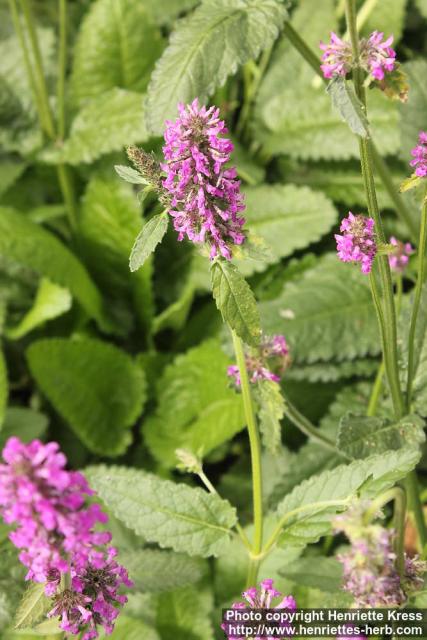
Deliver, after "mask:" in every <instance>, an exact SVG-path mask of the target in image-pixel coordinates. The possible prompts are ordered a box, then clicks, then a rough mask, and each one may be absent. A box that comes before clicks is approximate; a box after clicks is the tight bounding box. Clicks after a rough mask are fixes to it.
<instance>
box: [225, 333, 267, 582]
mask: <svg viewBox="0 0 427 640" xmlns="http://www.w3.org/2000/svg"><path fill="white" fill-rule="evenodd" d="M231 335H232V337H233V345H234V351H235V354H236V361H237V366H238V367H239V374H240V381H241V390H242V398H243V407H244V411H245V418H246V424H247V427H248V434H249V443H250V448H251V461H252V491H253V510H254V543H253V552H254V555H258V554H259V553H260V552H261V549H262V534H263V513H262V475H261V441H260V437H259V432H258V427H257V424H256V419H255V412H254V406H253V402H252V395H251V389H250V383H249V377H248V372H247V370H246V362H245V354H244V351H243V343H242V341H241V339H240V338H239V337H238V335H237V334H236V333H234V331H231ZM249 570H250V571H251V570H252V571H253V572H255V578H256V571H255V567H253V568H252V569H251V567H250V568H249ZM248 578H249V576H248Z"/></svg>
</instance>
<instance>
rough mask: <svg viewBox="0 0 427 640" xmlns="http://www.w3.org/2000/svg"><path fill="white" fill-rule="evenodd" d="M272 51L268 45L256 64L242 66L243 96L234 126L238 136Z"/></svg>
mask: <svg viewBox="0 0 427 640" xmlns="http://www.w3.org/2000/svg"><path fill="white" fill-rule="evenodd" d="M272 51H273V47H268V49H265V50H264V51H263V52H262V54H261V57H260V60H259V63H258V65H256V66H254V65H253V63H252V64H251V65H249V66H247V65H245V67H244V83H245V98H244V103H243V107H242V110H241V112H240V115H239V121H238V123H237V126H236V133H237V135H239V136H240V135H242V134H243V133H244V131H245V129H246V125H247V122H248V119H249V115H250V113H251V109H252V105H253V102H254V100H255V97H256V95H257V93H258V89H259V85H260V84H261V80H262V79H263V77H264V74H265V72H266V70H267V67H268V64H269V62H270V58H271V54H272Z"/></svg>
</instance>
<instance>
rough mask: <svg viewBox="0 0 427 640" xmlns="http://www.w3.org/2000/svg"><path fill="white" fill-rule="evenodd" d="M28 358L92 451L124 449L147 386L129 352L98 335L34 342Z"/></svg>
mask: <svg viewBox="0 0 427 640" xmlns="http://www.w3.org/2000/svg"><path fill="white" fill-rule="evenodd" d="M27 359H28V363H29V366H30V370H31V373H32V374H33V376H34V377H35V379H36V381H37V383H38V385H39V386H40V388H41V389H42V391H43V392H44V393H45V394H46V396H47V397H48V398H49V400H50V402H51V403H52V404H53V406H54V407H55V409H56V410H57V411H58V412H59V413H60V414H61V415H62V417H63V418H64V419H65V420H67V422H68V423H69V424H70V426H71V428H72V429H73V430H74V431H75V433H76V434H77V436H78V437H79V438H80V439H81V440H82V442H84V444H85V445H86V446H87V447H88V449H89V450H90V451H93V452H94V453H99V454H100V455H103V456H117V455H119V454H121V453H124V452H125V451H126V449H127V447H128V445H129V444H130V442H131V440H132V435H131V431H130V429H131V427H132V425H133V424H134V422H135V420H136V418H137V417H138V415H139V414H140V413H141V410H142V407H143V404H144V401H145V387H146V382H145V376H144V374H143V371H142V369H141V368H140V367H139V366H138V365H137V364H136V363H135V362H134V361H133V360H132V359H131V358H130V356H128V355H127V354H126V353H125V352H124V351H121V350H120V349H118V348H117V347H115V346H113V345H111V344H107V343H104V342H101V341H97V340H89V339H81V340H67V339H62V338H52V339H45V340H38V341H37V342H33V343H32V344H31V346H30V347H29V349H28V350H27ZM100 372H101V373H100Z"/></svg>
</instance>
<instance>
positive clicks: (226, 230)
mask: <svg viewBox="0 0 427 640" xmlns="http://www.w3.org/2000/svg"><path fill="white" fill-rule="evenodd" d="M178 109H179V114H180V115H179V118H177V119H176V120H175V122H172V121H167V123H166V130H165V134H164V137H165V141H166V144H165V145H164V147H163V153H164V157H165V162H164V163H162V165H161V166H162V169H163V170H164V171H165V173H166V178H165V179H164V181H163V186H164V188H165V189H166V190H167V191H168V192H169V194H170V196H171V208H170V210H169V213H170V215H171V216H172V217H173V219H174V227H175V230H176V231H177V232H178V240H182V239H183V238H185V237H187V238H189V239H190V240H191V241H192V242H195V243H205V244H207V245H208V246H209V248H210V255H211V258H214V257H215V256H217V255H221V256H223V257H224V258H227V259H231V257H232V253H231V248H232V245H233V244H238V245H240V244H242V243H243V242H244V241H245V233H244V231H243V229H242V227H243V225H244V223H245V219H244V218H243V217H242V216H240V215H239V214H240V213H241V212H242V211H243V210H244V208H245V206H244V203H243V196H242V194H241V192H240V182H239V180H237V172H236V169H235V168H234V167H226V165H227V163H228V162H229V160H230V154H231V152H232V151H233V144H232V142H231V141H230V140H229V139H228V138H225V137H221V136H223V135H224V134H226V133H227V128H226V126H225V123H224V122H223V121H222V120H220V117H219V109H217V108H216V107H210V108H209V109H207V108H206V107H205V106H202V107H200V106H199V104H198V101H197V99H196V100H194V101H193V102H192V103H191V104H190V105H187V106H185V105H183V104H180V105H178Z"/></svg>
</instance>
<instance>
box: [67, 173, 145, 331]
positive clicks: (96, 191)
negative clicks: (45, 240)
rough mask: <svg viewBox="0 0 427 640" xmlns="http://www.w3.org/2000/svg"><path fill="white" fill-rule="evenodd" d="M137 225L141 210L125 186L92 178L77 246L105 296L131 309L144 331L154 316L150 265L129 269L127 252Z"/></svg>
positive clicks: (139, 221)
mask: <svg viewBox="0 0 427 640" xmlns="http://www.w3.org/2000/svg"><path fill="white" fill-rule="evenodd" d="M140 227H141V210H140V206H139V205H138V203H137V201H136V199H135V197H134V194H133V192H132V189H131V188H130V186H129V185H127V184H124V183H121V182H119V181H118V180H106V179H102V178H101V177H94V178H92V180H90V182H89V183H88V185H87V187H86V191H85V194H84V196H83V200H82V207H81V212H80V218H79V225H78V237H79V246H80V248H81V251H82V254H83V256H84V258H85V262H86V264H87V265H88V267H89V269H90V270H91V272H92V273H93V275H94V277H95V278H96V280H97V282H98V283H99V284H100V286H101V287H102V289H103V291H105V293H106V295H108V296H109V297H111V298H113V299H118V300H119V302H121V303H122V304H123V301H126V303H127V304H128V305H129V306H130V307H131V308H130V312H131V313H132V314H133V312H134V309H135V310H136V312H137V315H138V318H139V320H140V322H141V324H142V326H143V328H145V329H146V330H148V329H149V328H150V325H151V321H152V318H153V315H154V300H153V291H152V283H151V277H152V264H151V262H147V263H146V265H145V266H144V267H143V268H142V269H140V270H139V271H138V272H137V273H134V274H131V273H130V272H129V253H130V250H131V248H132V244H133V241H134V238H135V235H136V234H137V233H138V231H139V229H140Z"/></svg>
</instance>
